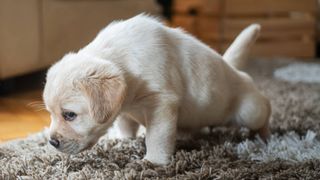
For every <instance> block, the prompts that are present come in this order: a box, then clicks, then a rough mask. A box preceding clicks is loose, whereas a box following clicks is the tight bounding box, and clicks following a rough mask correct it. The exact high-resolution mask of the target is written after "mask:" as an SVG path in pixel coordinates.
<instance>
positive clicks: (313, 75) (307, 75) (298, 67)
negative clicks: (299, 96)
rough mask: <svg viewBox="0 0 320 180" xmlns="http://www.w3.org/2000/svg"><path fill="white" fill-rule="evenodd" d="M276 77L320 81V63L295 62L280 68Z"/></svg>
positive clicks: (276, 71)
mask: <svg viewBox="0 0 320 180" xmlns="http://www.w3.org/2000/svg"><path fill="white" fill-rule="evenodd" d="M274 77H276V78H278V79H281V80H284V81H289V82H293V83H296V82H306V83H320V64H319V63H294V64H289V65H288V66H285V67H281V68H278V69H276V70H275V71H274Z"/></svg>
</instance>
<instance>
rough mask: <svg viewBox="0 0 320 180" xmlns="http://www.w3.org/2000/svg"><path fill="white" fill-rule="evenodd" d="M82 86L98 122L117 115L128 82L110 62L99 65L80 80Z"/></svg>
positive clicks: (91, 111)
mask: <svg viewBox="0 0 320 180" xmlns="http://www.w3.org/2000/svg"><path fill="white" fill-rule="evenodd" d="M79 84H80V88H81V90H82V92H84V93H85V95H86V96H87V97H88V100H89V103H90V104H89V112H90V114H91V116H92V117H93V118H94V119H95V120H96V121H97V122H98V123H105V122H106V121H107V120H109V119H110V118H113V117H115V116H116V115H117V113H118V111H119V110H120V108H121V106H122V103H123V101H124V98H125V95H126V83H125V81H124V78H123V76H122V74H121V73H119V72H116V73H115V71H114V69H112V67H108V64H107V65H106V64H104V65H97V66H95V67H93V68H91V69H90V71H89V72H87V74H86V76H85V77H84V78H81V80H80V83H79Z"/></svg>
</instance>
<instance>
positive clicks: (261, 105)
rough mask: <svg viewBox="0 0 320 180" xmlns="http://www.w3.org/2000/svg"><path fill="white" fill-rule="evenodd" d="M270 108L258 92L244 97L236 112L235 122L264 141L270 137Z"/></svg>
mask: <svg viewBox="0 0 320 180" xmlns="http://www.w3.org/2000/svg"><path fill="white" fill-rule="evenodd" d="M270 113H271V107H270V102H269V100H268V99H267V98H266V97H264V96H263V95H261V94H260V93H259V92H254V93H250V94H247V95H245V96H244V97H243V98H242V99H241V101H240V104H239V106H238V110H237V112H236V122H237V123H238V124H239V125H241V126H244V127H247V128H249V129H250V130H251V131H252V132H255V133H257V134H259V136H260V137H261V138H262V139H263V140H264V141H266V140H267V139H268V138H269V136H270V131H269V117H270Z"/></svg>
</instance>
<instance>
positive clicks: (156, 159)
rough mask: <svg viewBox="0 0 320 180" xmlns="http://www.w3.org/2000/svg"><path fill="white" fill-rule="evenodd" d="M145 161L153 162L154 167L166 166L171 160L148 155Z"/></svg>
mask: <svg viewBox="0 0 320 180" xmlns="http://www.w3.org/2000/svg"><path fill="white" fill-rule="evenodd" d="M143 161H148V162H151V163H152V164H153V165H157V166H165V165H167V164H169V162H170V159H169V158H167V157H165V156H150V155H149V156H148V155H146V156H145V157H144V158H143Z"/></svg>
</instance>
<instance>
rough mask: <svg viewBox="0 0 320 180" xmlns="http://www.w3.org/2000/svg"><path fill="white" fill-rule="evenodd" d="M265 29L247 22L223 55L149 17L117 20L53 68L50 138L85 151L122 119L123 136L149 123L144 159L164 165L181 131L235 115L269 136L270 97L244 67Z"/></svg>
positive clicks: (48, 98)
mask: <svg viewBox="0 0 320 180" xmlns="http://www.w3.org/2000/svg"><path fill="white" fill-rule="evenodd" d="M259 30H260V27H259V25H251V26H249V27H248V28H246V29H245V30H244V31H243V32H242V33H241V34H240V35H239V36H238V37H237V39H236V40H235V42H234V43H233V44H232V45H231V47H230V48H229V49H228V50H227V52H226V53H225V55H224V56H223V57H222V56H221V55H219V54H218V53H217V52H215V51H214V50H212V49H210V48H209V47H208V46H206V45H205V44H203V43H202V42H200V41H199V40H197V39H196V38H194V37H192V36H191V35H189V34H187V33H185V32H183V31H182V30H181V29H173V28H169V27H166V26H164V25H163V24H161V23H160V22H158V21H157V20H156V19H154V18H151V17H148V16H146V15H138V16H135V17H133V18H131V19H128V20H125V21H118V22H114V23H111V24H110V25H109V26H107V27H106V28H104V29H103V30H102V31H101V32H100V33H99V34H98V35H97V37H96V38H95V39H94V40H93V41H92V42H91V43H89V44H88V45H87V46H86V47H84V48H83V49H81V50H80V51H78V52H76V53H69V54H67V55H65V56H64V57H63V58H62V60H60V61H59V62H57V63H56V64H55V65H53V66H52V67H51V68H50V69H49V71H48V74H47V82H46V85H45V89H44V94H43V98H44V101H45V104H46V108H47V109H48V111H49V112H50V113H51V125H50V140H49V143H50V144H51V145H53V146H54V147H56V148H57V149H58V150H60V151H62V152H65V153H78V152H80V151H82V150H84V149H87V148H89V147H91V146H93V145H94V144H95V143H96V142H97V140H98V139H99V137H101V136H102V135H103V134H105V132H106V131H107V129H108V128H109V127H110V126H111V125H112V124H113V122H114V121H115V119H117V122H118V123H117V124H118V127H119V128H120V130H121V133H122V137H134V136H135V134H136V131H137V129H138V126H139V125H143V126H145V127H146V147H147V153H146V156H145V159H146V160H148V161H151V162H152V163H155V164H160V165H164V164H167V163H168V162H169V161H170V156H171V155H172V154H173V152H174V148H175V141H176V135H177V132H180V131H183V132H192V131H194V130H198V129H200V128H202V127H205V126H209V125H210V126H214V125H223V124H225V123H229V122H230V121H232V122H234V123H236V124H238V125H241V126H245V127H247V128H249V129H251V130H253V131H257V132H258V133H259V134H260V135H261V136H262V137H263V138H266V137H267V136H268V133H269V132H268V119H269V115H270V105H269V101H268V100H267V99H266V98H265V97H264V96H263V95H262V94H261V93H260V92H259V91H258V90H257V88H256V87H255V86H254V84H253V81H252V79H251V78H250V77H249V76H248V75H247V74H246V73H244V72H241V71H240V70H238V68H240V67H241V66H243V65H245V61H246V54H247V53H248V51H249V49H250V47H251V46H252V45H253V43H254V42H255V40H256V38H257V36H258V34H259Z"/></svg>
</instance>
